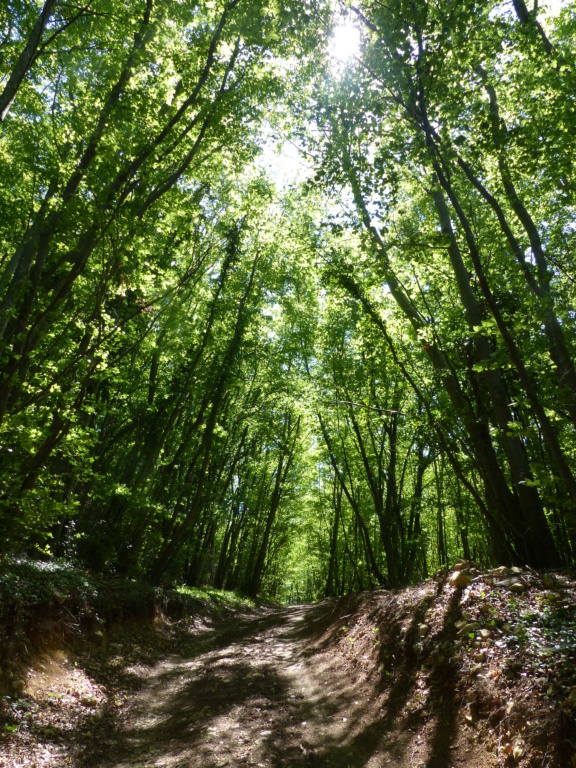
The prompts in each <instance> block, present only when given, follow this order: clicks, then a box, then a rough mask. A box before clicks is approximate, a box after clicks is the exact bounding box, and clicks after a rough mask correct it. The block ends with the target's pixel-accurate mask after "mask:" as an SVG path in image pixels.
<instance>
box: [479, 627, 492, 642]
mask: <svg viewBox="0 0 576 768" xmlns="http://www.w3.org/2000/svg"><path fill="white" fill-rule="evenodd" d="M480 637H481V638H482V639H483V640H488V639H489V638H490V637H492V632H490V630H489V629H481V630H480Z"/></svg>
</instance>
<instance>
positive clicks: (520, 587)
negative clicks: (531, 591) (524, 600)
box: [508, 581, 526, 595]
mask: <svg viewBox="0 0 576 768" xmlns="http://www.w3.org/2000/svg"><path fill="white" fill-rule="evenodd" d="M508 589H509V590H510V592H514V593H515V594H517V595H521V594H522V593H523V592H525V591H526V584H522V582H521V581H515V582H514V583H513V584H510V586H509V587H508Z"/></svg>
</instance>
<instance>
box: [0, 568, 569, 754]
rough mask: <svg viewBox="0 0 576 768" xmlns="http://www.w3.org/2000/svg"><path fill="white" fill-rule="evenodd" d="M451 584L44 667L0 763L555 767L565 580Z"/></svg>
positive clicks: (217, 620)
mask: <svg viewBox="0 0 576 768" xmlns="http://www.w3.org/2000/svg"><path fill="white" fill-rule="evenodd" d="M505 570H506V569H504V571H505ZM458 574H459V572H458V571H456V572H455V574H453V576H458ZM475 574H477V575H475ZM503 576H504V578H502V577H503ZM460 578H461V579H462V580H463V581H465V582H467V583H466V585H465V586H464V587H456V586H454V584H453V580H452V581H451V580H449V579H448V578H447V576H446V575H442V576H440V577H439V578H438V579H436V580H434V581H431V582H428V583H426V584H425V585H422V586H419V587H412V588H408V589H404V590H398V591H389V590H383V589H382V590H376V591H375V592H370V593H362V594H360V595H355V596H351V597H349V598H346V599H343V600H338V601H334V600H325V601H323V602H321V603H318V604H316V605H308V606H293V607H288V608H285V609H274V608H270V607H264V608H260V609H254V610H251V611H244V612H241V611H239V610H237V611H236V612H232V613H228V614H226V615H220V616H218V615H212V616H205V617H196V618H195V619H193V620H190V619H182V620H181V621H179V622H176V623H175V624H160V625H157V626H156V629H155V630H152V629H148V630H145V629H143V628H135V630H134V632H132V631H131V630H130V628H128V629H127V630H124V631H123V633H120V635H119V636H118V637H115V638H114V640H113V641H112V640H110V641H108V644H107V645H106V647H103V648H101V649H99V650H97V649H93V650H92V651H89V652H87V653H85V654H84V655H82V656H81V657H80V659H79V664H78V666H74V665H73V664H72V663H71V662H70V661H68V660H66V658H65V657H64V656H63V655H61V656H58V657H53V658H52V660H51V661H47V663H46V664H44V665H42V667H37V668H34V669H32V670H31V671H30V673H29V675H28V682H27V691H26V697H27V698H26V699H25V702H26V706H27V707H28V709H29V710H32V709H33V708H34V707H36V710H38V711H37V713H36V714H35V715H34V717H35V718H36V720H34V717H33V718H32V720H29V721H26V722H25V721H24V720H23V721H22V727H23V728H25V727H28V731H27V732H26V733H27V735H26V734H25V733H24V731H22V734H21V739H20V741H18V739H15V740H14V742H13V749H12V751H10V750H9V749H8V748H7V749H6V750H5V751H4V752H3V753H0V758H3V759H4V762H2V761H1V759H0V764H1V765H2V766H6V767H7V768H8V766H10V768H12V766H20V765H22V766H24V765H32V766H36V767H37V768H40V766H42V768H56V767H57V766H58V768H60V766H65V765H68V766H74V767H76V766H78V768H153V767H155V768H156V767H157V768H171V767H172V766H174V767H175V768H185V767H186V768H224V766H230V768H232V767H233V766H234V767H235V766H251V767H252V768H282V767H283V766H294V767H295V768H304V767H305V766H317V767H318V768H320V766H331V767H332V768H348V766H350V768H360V767H362V768H386V767H387V766H390V768H392V767H394V768H408V767H410V768H457V766H466V767H467V768H496V766H498V767H499V768H500V767H502V768H512V766H519V767H520V768H530V767H531V766H533V765H539V766H540V765H542V766H544V768H565V766H566V765H570V761H571V760H572V754H571V752H570V750H571V742H570V738H569V733H570V729H571V727H572V726H573V721H574V717H573V715H574V708H575V706H576V695H575V694H574V692H573V691H574V690H576V688H575V686H574V680H575V675H576V667H575V661H576V659H575V658H574V656H575V652H574V644H573V643H572V644H570V642H569V640H570V638H571V637H572V634H573V633H574V632H575V631H576V615H575V614H576V611H574V610H573V609H574V605H575V603H574V583H573V581H571V580H570V579H566V578H563V577H561V578H559V579H550V578H549V577H546V576H544V577H543V578H540V577H538V576H537V575H535V574H534V573H530V572H525V573H524V574H519V573H517V572H516V573H514V572H512V571H511V572H510V574H508V575H507V574H506V573H505V572H503V571H502V569H495V570H494V571H492V572H490V573H486V574H481V573H480V572H477V571H475V570H474V569H473V568H471V569H468V570H467V571H466V572H464V571H462V572H461V575H460ZM518 584H520V585H521V586H522V587H523V589H522V590H521V591H519V587H518ZM514 585H516V592H514V590H512V591H511V588H512V587H513V586H514ZM547 585H548V586H547ZM531 639H532V640H533V641H534V642H529V641H530V640H531ZM550 643H555V645H553V646H551V645H550ZM81 667H83V669H81ZM573 699H574V701H573ZM49 700H50V701H49ZM52 700H54V701H56V702H58V704H57V705H55V704H54V703H52ZM26 723H28V725H26ZM35 724H36V725H35ZM40 724H42V725H41V727H40ZM18 744H19V745H20V746H19V748H18ZM25 753H26V755H27V758H25V757H24V754H25ZM30 758H32V761H30ZM26 759H28V762H26Z"/></svg>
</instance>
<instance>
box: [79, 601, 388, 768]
mask: <svg viewBox="0 0 576 768" xmlns="http://www.w3.org/2000/svg"><path fill="white" fill-rule="evenodd" d="M332 609H333V606H332V604H330V603H321V604H318V605H315V606H299V607H294V608H288V609H286V610H283V611H281V612H274V613H269V614H266V615H264V616H263V617H258V618H256V619H250V620H241V621H238V622H236V623H235V625H234V626H232V627H225V628H223V629H221V630H219V631H216V632H213V633H211V636H209V637H208V638H206V637H201V638H200V639H199V640H198V639H196V640H195V641H191V645H190V647H189V648H188V653H186V650H185V649H183V652H182V653H179V654H178V655H173V656H171V657H168V658H165V659H163V660H161V661H160V662H158V663H157V664H156V665H154V666H153V667H151V668H140V669H139V670H137V672H138V674H139V675H140V677H141V682H142V686H141V688H140V690H139V691H138V693H136V694H135V695H134V696H133V698H132V700H131V702H130V703H129V705H128V706H127V708H126V709H125V711H124V712H123V713H122V715H121V717H120V727H119V729H118V731H117V732H116V733H115V734H114V735H113V736H112V738H111V740H110V741H109V743H108V744H107V745H106V746H105V753H107V758H106V759H104V760H103V759H102V753H101V756H100V757H99V758H98V762H97V763H94V762H92V763H90V765H91V766H94V768H96V765H98V766H106V768H152V766H155V767H161V768H169V767H170V768H172V767H174V768H176V767H178V768H184V766H187V768H224V766H230V767H232V766H254V767H255V768H276V767H277V766H320V765H331V766H335V767H338V768H340V766H342V768H345V767H346V766H354V768H356V766H358V765H365V766H366V767H367V768H376V766H381V765H387V764H390V765H392V764H394V765H396V763H395V762H394V763H393V762H392V752H389V751H387V747H386V744H385V742H386V740H385V738H383V735H382V734H381V733H380V732H377V731H378V729H372V731H373V732H370V730H369V729H368V731H367V729H366V724H367V723H371V724H373V723H374V722H375V721H376V722H377V721H378V720H380V719H381V709H380V702H379V701H378V700H377V699H373V698H370V697H366V695H365V693H364V695H362V693H363V692H362V691H359V690H358V682H359V681H358V678H357V675H355V674H354V671H353V670H351V669H350V670H346V669H344V668H343V666H342V663H341V660H340V661H339V663H337V660H335V659H334V658H333V657H332V655H331V654H330V653H322V652H321V651H319V650H318V649H317V648H316V649H314V650H313V648H312V644H313V642H314V641H315V640H317V639H318V637H319V636H320V634H321V631H322V628H323V627H324V626H325V625H326V624H327V623H328V622H329V620H330V613H331V611H332ZM359 695H360V696H362V697H361V698H357V697H358V696H359ZM381 741H382V742H383V744H384V746H383V748H382V749H379V747H378V745H379V743H380V742H381Z"/></svg>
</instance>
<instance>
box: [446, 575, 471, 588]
mask: <svg viewBox="0 0 576 768" xmlns="http://www.w3.org/2000/svg"><path fill="white" fill-rule="evenodd" d="M471 581H472V577H471V576H470V574H469V573H468V572H467V571H454V572H453V573H452V575H451V576H450V584H452V586H454V587H456V588H457V589H463V588H464V587H466V586H467V585H468V584H470V582H471Z"/></svg>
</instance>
